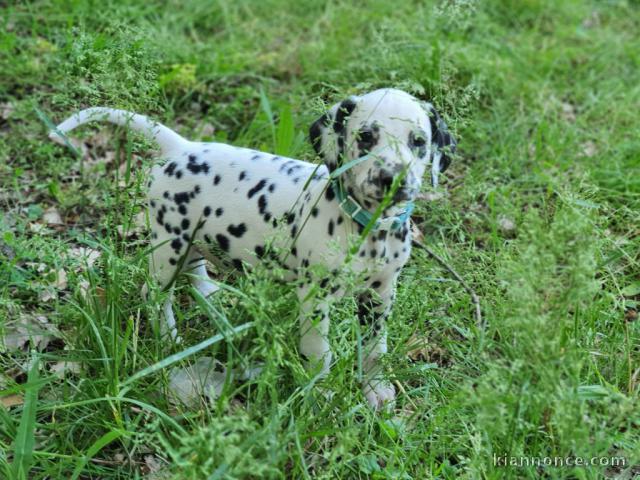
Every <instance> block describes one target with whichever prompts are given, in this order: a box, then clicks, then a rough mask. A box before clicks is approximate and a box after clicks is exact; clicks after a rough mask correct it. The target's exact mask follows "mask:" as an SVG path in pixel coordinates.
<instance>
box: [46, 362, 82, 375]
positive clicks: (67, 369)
mask: <svg viewBox="0 0 640 480" xmlns="http://www.w3.org/2000/svg"><path fill="white" fill-rule="evenodd" d="M50 370H51V373H53V374H54V375H55V376H56V377H58V378H64V377H65V375H67V374H74V375H77V374H79V373H80V371H81V365H80V362H67V361H60V362H56V363H54V364H53V365H51V367H50Z"/></svg>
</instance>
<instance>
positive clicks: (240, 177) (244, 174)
mask: <svg viewBox="0 0 640 480" xmlns="http://www.w3.org/2000/svg"><path fill="white" fill-rule="evenodd" d="M245 178H247V172H246V171H245V170H243V171H241V172H240V175H238V181H239V182H241V181H242V180H244V179H245Z"/></svg>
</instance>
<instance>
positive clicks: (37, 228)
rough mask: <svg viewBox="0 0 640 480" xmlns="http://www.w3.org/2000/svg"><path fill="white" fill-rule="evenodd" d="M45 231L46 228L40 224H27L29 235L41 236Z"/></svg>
mask: <svg viewBox="0 0 640 480" xmlns="http://www.w3.org/2000/svg"><path fill="white" fill-rule="evenodd" d="M46 229H47V227H45V226H44V225H43V224H41V223H35V222H32V223H30V224H29V231H31V233H35V234H36V235H40V234H42V233H43V232H44V231H45V230H46Z"/></svg>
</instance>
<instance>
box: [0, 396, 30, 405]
mask: <svg viewBox="0 0 640 480" xmlns="http://www.w3.org/2000/svg"><path fill="white" fill-rule="evenodd" d="M23 403H24V398H23V397H22V395H8V396H6V397H0V404H2V406H3V407H5V408H11V407H15V406H16V405H22V404H23Z"/></svg>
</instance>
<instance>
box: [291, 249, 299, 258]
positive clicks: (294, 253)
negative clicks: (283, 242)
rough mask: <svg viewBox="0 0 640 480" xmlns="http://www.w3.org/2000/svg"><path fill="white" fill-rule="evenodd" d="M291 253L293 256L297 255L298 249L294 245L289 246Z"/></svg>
mask: <svg viewBox="0 0 640 480" xmlns="http://www.w3.org/2000/svg"><path fill="white" fill-rule="evenodd" d="M291 255H293V256H294V257H297V256H298V249H297V248H296V247H291Z"/></svg>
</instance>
